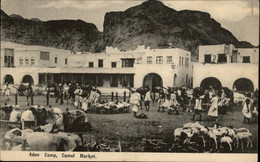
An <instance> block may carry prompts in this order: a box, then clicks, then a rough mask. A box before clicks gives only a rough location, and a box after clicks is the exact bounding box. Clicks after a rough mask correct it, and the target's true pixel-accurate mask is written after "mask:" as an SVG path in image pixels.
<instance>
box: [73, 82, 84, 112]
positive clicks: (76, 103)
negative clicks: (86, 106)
mask: <svg viewBox="0 0 260 162" xmlns="http://www.w3.org/2000/svg"><path fill="white" fill-rule="evenodd" d="M82 93H83V90H82V89H81V87H80V86H79V85H78V86H77V89H76V90H75V91H74V94H75V101H74V106H75V108H76V109H77V108H78V107H79V106H80V96H81V95H82Z"/></svg>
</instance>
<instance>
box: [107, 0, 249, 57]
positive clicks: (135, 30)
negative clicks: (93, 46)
mask: <svg viewBox="0 0 260 162" xmlns="http://www.w3.org/2000/svg"><path fill="white" fill-rule="evenodd" d="M103 41H104V42H103V45H107V46H113V47H119V49H121V50H129V49H135V48H136V47H137V46H138V45H140V44H143V45H146V46H151V47H152V48H160V47H167V46H169V44H170V45H172V46H174V47H178V48H183V49H186V50H189V51H191V52H192V55H193V60H194V61H195V60H196V59H197V54H198V46H199V45H203V44H223V43H227V44H229V43H232V44H234V45H235V46H236V47H253V46H252V45H251V44H250V43H248V42H240V41H238V40H237V39H236V37H235V36H234V35H233V34H232V33H231V32H229V31H228V30H226V29H224V28H222V27H221V24H220V23H218V22H217V21H215V20H214V19H212V18H211V17H210V15H209V14H208V13H205V12H199V11H189V10H183V11H176V10H174V9H172V8H169V7H167V6H165V5H164V4H163V3H162V2H159V1H156V0H149V1H146V2H144V3H142V4H141V5H139V6H135V7H132V8H129V9H127V10H126V11H124V12H109V13H106V15H105V20H104V32H103Z"/></svg>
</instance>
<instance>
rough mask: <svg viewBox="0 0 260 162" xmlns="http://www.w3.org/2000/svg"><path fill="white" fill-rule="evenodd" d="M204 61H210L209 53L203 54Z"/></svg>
mask: <svg viewBox="0 0 260 162" xmlns="http://www.w3.org/2000/svg"><path fill="white" fill-rule="evenodd" d="M204 62H205V63H211V55H210V54H207V55H204Z"/></svg>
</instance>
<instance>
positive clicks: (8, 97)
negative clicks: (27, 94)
mask: <svg viewBox="0 0 260 162" xmlns="http://www.w3.org/2000/svg"><path fill="white" fill-rule="evenodd" d="M3 93H4V94H5V97H6V100H5V101H10V87H9V84H8V82H6V83H5V88H4V92H3Z"/></svg>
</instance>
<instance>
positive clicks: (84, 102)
mask: <svg viewBox="0 0 260 162" xmlns="http://www.w3.org/2000/svg"><path fill="white" fill-rule="evenodd" d="M82 109H83V111H85V112H86V111H87V110H88V98H87V95H83V96H82Z"/></svg>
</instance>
